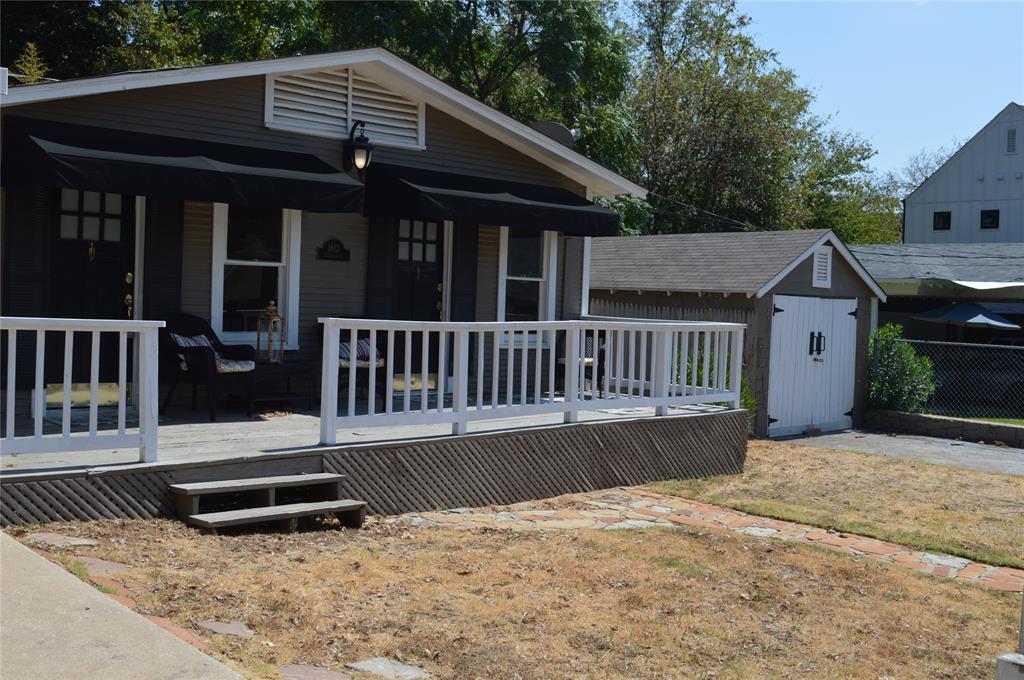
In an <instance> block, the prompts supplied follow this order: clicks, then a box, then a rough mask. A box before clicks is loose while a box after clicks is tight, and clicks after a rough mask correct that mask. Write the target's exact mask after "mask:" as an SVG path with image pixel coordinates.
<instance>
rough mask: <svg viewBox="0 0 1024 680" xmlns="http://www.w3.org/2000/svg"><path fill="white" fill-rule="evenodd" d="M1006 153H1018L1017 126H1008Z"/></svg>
mask: <svg viewBox="0 0 1024 680" xmlns="http://www.w3.org/2000/svg"><path fill="white" fill-rule="evenodd" d="M1006 153H1017V128H1015V127H1012V128H1006Z"/></svg>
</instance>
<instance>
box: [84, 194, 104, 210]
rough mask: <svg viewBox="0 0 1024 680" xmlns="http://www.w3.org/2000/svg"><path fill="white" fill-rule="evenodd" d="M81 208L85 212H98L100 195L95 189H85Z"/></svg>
mask: <svg viewBox="0 0 1024 680" xmlns="http://www.w3.org/2000/svg"><path fill="white" fill-rule="evenodd" d="M82 209H83V210H84V211H85V212H91V213H98V212H99V211H100V195H99V193H98V192H96V191H86V192H85V197H84V200H83V202H82Z"/></svg>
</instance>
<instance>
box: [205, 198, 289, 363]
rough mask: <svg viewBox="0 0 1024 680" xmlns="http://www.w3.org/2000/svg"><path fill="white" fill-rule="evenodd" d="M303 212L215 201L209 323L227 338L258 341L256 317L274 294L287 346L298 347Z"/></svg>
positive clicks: (248, 341)
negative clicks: (300, 244) (283, 320)
mask: <svg viewBox="0 0 1024 680" xmlns="http://www.w3.org/2000/svg"><path fill="white" fill-rule="evenodd" d="M301 216H302V213H301V212H300V211H297V210H279V209H274V208H250V207H244V206H228V205H225V204H223V203H216V204H214V214H213V267H212V275H213V280H212V282H211V287H210V290H211V301H210V316H211V319H210V325H211V326H212V327H213V330H214V331H215V332H217V334H218V335H221V336H222V337H223V338H224V339H225V340H227V341H231V342H245V343H250V344H255V341H256V319H257V318H258V317H259V316H260V315H261V314H263V312H264V310H265V309H266V307H267V305H268V304H270V301H271V300H273V301H274V302H275V303H276V304H277V308H278V314H280V315H281V316H283V317H284V318H285V325H286V330H285V336H286V347H287V348H288V349H295V348H296V340H297V333H298V293H299V291H298V282H299V261H298V260H299V247H298V246H299V242H300V238H301V234H300V229H301V222H302V217H301Z"/></svg>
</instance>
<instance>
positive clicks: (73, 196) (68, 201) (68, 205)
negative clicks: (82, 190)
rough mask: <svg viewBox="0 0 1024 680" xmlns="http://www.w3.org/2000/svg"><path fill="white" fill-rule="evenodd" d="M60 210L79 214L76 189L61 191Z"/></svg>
mask: <svg viewBox="0 0 1024 680" xmlns="http://www.w3.org/2000/svg"><path fill="white" fill-rule="evenodd" d="M60 209H61V210H67V211H69V212H78V191H76V190H75V189H61V190H60Z"/></svg>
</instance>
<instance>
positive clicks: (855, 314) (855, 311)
mask: <svg viewBox="0 0 1024 680" xmlns="http://www.w3.org/2000/svg"><path fill="white" fill-rule="evenodd" d="M846 314H847V315H848V316H852V317H853V318H854V319H856V318H857V310H856V309H855V310H853V311H852V312H847V313H846Z"/></svg>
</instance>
